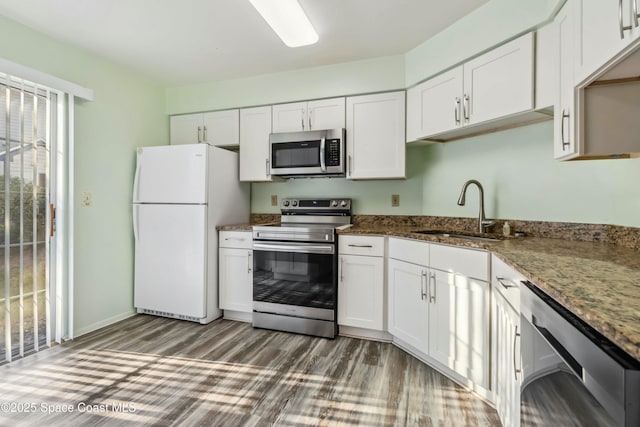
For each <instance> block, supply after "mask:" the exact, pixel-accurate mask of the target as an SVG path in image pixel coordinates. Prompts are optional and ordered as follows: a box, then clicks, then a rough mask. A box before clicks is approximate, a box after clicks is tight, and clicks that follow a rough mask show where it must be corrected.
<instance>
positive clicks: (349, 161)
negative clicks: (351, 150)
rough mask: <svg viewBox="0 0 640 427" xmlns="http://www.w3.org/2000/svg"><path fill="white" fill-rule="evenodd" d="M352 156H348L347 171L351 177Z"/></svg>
mask: <svg viewBox="0 0 640 427" xmlns="http://www.w3.org/2000/svg"><path fill="white" fill-rule="evenodd" d="M351 163H352V162H351V156H350V155H349V156H347V170H348V171H349V176H351Z"/></svg>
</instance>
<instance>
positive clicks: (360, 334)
mask: <svg viewBox="0 0 640 427" xmlns="http://www.w3.org/2000/svg"><path fill="white" fill-rule="evenodd" d="M338 335H342V336H345V337H350V338H362V339H365V340H370V341H380V342H391V341H393V336H392V335H391V334H390V333H388V332H384V331H374V330H372V329H365V328H356V327H353V326H340V325H338Z"/></svg>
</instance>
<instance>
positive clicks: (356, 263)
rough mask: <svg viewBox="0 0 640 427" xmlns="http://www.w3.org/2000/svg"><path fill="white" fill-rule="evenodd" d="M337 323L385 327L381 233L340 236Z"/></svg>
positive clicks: (373, 328)
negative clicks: (377, 234)
mask: <svg viewBox="0 0 640 427" xmlns="http://www.w3.org/2000/svg"><path fill="white" fill-rule="evenodd" d="M338 247H339V264H338V325H340V326H350V327H355V328H365V329H370V330H374V331H384V330H385V329H386V325H385V309H384V306H385V304H384V283H385V282H384V237H377V236H340V238H339V242H338Z"/></svg>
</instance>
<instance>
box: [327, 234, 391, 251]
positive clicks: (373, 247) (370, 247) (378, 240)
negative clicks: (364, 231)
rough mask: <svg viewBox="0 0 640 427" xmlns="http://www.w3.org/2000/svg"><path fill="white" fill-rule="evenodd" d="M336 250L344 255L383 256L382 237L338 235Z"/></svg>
mask: <svg viewBox="0 0 640 427" xmlns="http://www.w3.org/2000/svg"><path fill="white" fill-rule="evenodd" d="M338 250H339V251H340V253H341V254H345V255H369V256H384V237H382V236H339V238H338Z"/></svg>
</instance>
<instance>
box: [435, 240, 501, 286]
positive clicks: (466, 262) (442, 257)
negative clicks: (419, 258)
mask: <svg viewBox="0 0 640 427" xmlns="http://www.w3.org/2000/svg"><path fill="white" fill-rule="evenodd" d="M429 267H431V268H435V269H437V270H442V271H448V272H452V273H456V274H462V275H463V276H467V277H473V278H475V279H480V280H484V281H489V254H488V253H487V252H485V251H479V250H473V249H464V248H459V247H455V246H448V245H437V244H432V245H431V248H430V251H429Z"/></svg>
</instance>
